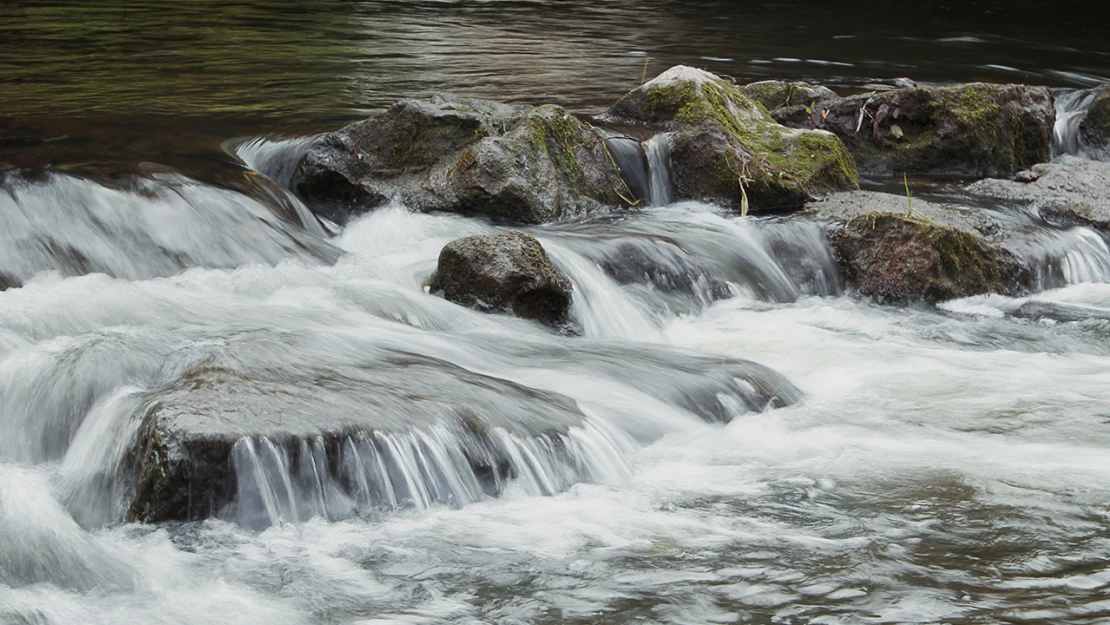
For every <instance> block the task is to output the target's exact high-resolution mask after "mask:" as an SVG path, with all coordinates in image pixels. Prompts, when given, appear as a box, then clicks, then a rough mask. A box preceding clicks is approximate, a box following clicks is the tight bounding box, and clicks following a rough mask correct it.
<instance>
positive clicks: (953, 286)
mask: <svg viewBox="0 0 1110 625" xmlns="http://www.w3.org/2000/svg"><path fill="white" fill-rule="evenodd" d="M808 212H809V213H810V214H811V215H815V216H816V217H817V218H819V219H823V220H826V221H829V222H832V224H833V227H832V228H831V230H830V239H831V243H832V245H833V248H834V250H835V252H836V257H837V262H838V263H839V264H840V267H841V270H842V271H843V273H844V277H845V278H846V279H847V281H848V283H849V284H851V285H853V286H854V287H855V288H857V289H858V290H859V292H860V293H861V294H862V295H866V296H869V297H872V298H874V299H875V300H876V301H878V302H880V303H888V304H908V303H915V302H925V303H936V302H939V301H943V300H949V299H954V298H959V297H968V296H971V295H979V294H984V293H1002V294H1009V295H1013V294H1017V293H1020V292H1022V291H1023V290H1024V288H1025V287H1026V285H1027V283H1028V281H1029V275H1028V271H1027V270H1026V268H1025V266H1024V264H1023V263H1022V260H1021V258H1020V257H1019V256H1018V255H1017V254H1015V253H1014V251H1012V250H1011V249H1009V248H1008V246H1007V244H1006V241H1005V239H1004V237H1005V234H1004V232H1003V231H1002V230H1001V228H1000V226H999V224H998V223H997V222H996V221H995V220H993V219H992V218H991V217H989V216H988V215H987V214H985V213H984V212H983V211H977V210H974V209H970V208H966V207H959V206H954V205H949V204H937V203H932V202H924V201H921V200H914V201H913V203H912V210H910V206H909V205H908V203H907V199H906V198H904V197H898V196H895V195H890V194H884V193H874V192H869V191H856V192H850V193H842V194H836V195H833V196H831V197H830V198H829V199H828V200H827V201H825V202H820V203H815V204H813V205H811V206H810V207H809V209H808Z"/></svg>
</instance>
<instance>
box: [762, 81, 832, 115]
mask: <svg viewBox="0 0 1110 625" xmlns="http://www.w3.org/2000/svg"><path fill="white" fill-rule="evenodd" d="M740 90H741V91H743V92H744V95H746V96H748V97H749V98H751V99H753V100H755V101H756V102H759V103H760V104H762V105H763V108H765V109H767V110H768V111H773V110H775V109H780V108H785V107H791V106H803V107H804V106H813V105H814V104H816V103H817V102H824V101H825V100H835V99H836V98H838V97H840V96H838V95H836V92H835V91H833V90H832V89H829V88H828V87H822V86H821V85H811V84H809V83H805V82H785V81H782V80H761V81H759V82H753V83H749V84H746V85H744V86H742V87H740Z"/></svg>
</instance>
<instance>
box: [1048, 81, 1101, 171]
mask: <svg viewBox="0 0 1110 625" xmlns="http://www.w3.org/2000/svg"><path fill="white" fill-rule="evenodd" d="M1079 136H1080V138H1081V139H1083V142H1084V143H1086V144H1087V145H1089V146H1091V147H1095V148H1105V147H1108V146H1110V85H1107V86H1105V87H1103V88H1102V89H1101V90H1100V91H1099V92H1098V95H1096V96H1095V99H1094V100H1091V105H1090V107H1089V108H1088V109H1087V115H1086V117H1084V118H1083V121H1081V122H1079ZM1046 160H1047V159H1046Z"/></svg>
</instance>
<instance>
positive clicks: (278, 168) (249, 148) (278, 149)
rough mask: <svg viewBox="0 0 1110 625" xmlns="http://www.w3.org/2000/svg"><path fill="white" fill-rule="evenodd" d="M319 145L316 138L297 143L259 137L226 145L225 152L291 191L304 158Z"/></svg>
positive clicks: (307, 138)
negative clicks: (316, 144)
mask: <svg viewBox="0 0 1110 625" xmlns="http://www.w3.org/2000/svg"><path fill="white" fill-rule="evenodd" d="M315 142H316V137H297V138H295V139H267V138H265V137H256V138H254V139H250V140H248V141H244V142H242V143H239V144H238V145H235V144H233V143H228V144H225V146H224V149H226V150H227V151H228V152H231V153H232V154H234V155H235V156H238V157H239V159H240V160H241V161H243V164H244V165H246V166H247V167H249V168H250V169H252V170H254V171H257V172H258V173H260V174H265V175H267V176H269V177H270V179H272V180H273V181H274V182H276V183H278V184H280V185H281V186H283V187H285V188H289V182H290V181H291V180H292V179H293V174H294V173H296V171H297V165H299V164H300V162H301V157H303V156H304V153H305V152H307V151H308V149H309V148H311V147H312V144H313V143H315Z"/></svg>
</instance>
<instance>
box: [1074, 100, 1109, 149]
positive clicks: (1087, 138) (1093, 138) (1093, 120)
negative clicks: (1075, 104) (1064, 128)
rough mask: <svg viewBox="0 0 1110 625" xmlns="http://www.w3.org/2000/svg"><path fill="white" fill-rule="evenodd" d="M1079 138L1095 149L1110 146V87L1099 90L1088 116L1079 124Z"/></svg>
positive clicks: (1092, 101)
mask: <svg viewBox="0 0 1110 625" xmlns="http://www.w3.org/2000/svg"><path fill="white" fill-rule="evenodd" d="M1079 136H1080V137H1081V138H1082V139H1083V143H1085V144H1087V145H1089V146H1091V147H1094V148H1105V147H1108V146H1110V85H1107V86H1105V87H1103V88H1102V89H1101V90H1099V92H1098V95H1096V96H1095V99H1094V100H1091V106H1090V107H1089V108H1088V109H1087V116H1086V117H1084V118H1083V121H1081V122H1079Z"/></svg>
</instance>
